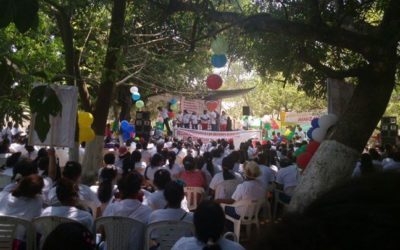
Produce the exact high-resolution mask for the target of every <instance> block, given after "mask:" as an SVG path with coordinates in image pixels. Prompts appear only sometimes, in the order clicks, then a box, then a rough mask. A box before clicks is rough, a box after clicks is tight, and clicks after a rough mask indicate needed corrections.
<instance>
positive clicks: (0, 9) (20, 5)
mask: <svg viewBox="0 0 400 250" xmlns="http://www.w3.org/2000/svg"><path fill="white" fill-rule="evenodd" d="M38 10H39V3H38V0H0V28H4V27H7V26H8V25H9V24H10V23H11V22H14V24H15V26H16V27H17V29H18V30H19V31H20V32H21V33H25V32H27V31H28V30H29V29H35V28H36V27H37V26H38V24H39V16H38Z"/></svg>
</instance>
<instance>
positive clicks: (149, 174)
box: [143, 153, 166, 185]
mask: <svg viewBox="0 0 400 250" xmlns="http://www.w3.org/2000/svg"><path fill="white" fill-rule="evenodd" d="M164 164H165V160H164V157H163V156H162V155H161V154H158V153H156V154H154V155H153V157H151V160H150V165H149V166H147V167H146V169H145V171H144V175H143V176H144V178H145V179H146V180H147V182H148V183H149V184H151V185H153V180H154V173H155V172H156V171H157V170H159V169H166V168H165V167H164Z"/></svg>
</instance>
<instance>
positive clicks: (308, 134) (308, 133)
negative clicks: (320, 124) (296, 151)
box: [307, 127, 315, 139]
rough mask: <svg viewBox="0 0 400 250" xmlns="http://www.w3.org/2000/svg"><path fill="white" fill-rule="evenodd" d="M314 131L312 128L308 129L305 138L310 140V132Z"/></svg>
mask: <svg viewBox="0 0 400 250" xmlns="http://www.w3.org/2000/svg"><path fill="white" fill-rule="evenodd" d="M314 129H315V128H312V127H311V128H310V129H308V131H307V137H308V138H310V139H312V132H313V131H314Z"/></svg>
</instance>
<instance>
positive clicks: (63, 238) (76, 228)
mask: <svg viewBox="0 0 400 250" xmlns="http://www.w3.org/2000/svg"><path fill="white" fill-rule="evenodd" d="M42 249H43V250H54V249H57V250H71V249H76V250H78V249H79V250H95V249H96V243H95V240H94V237H93V234H92V233H91V231H90V230H88V229H87V228H86V227H85V226H84V225H82V224H81V223H77V222H70V223H63V224H60V225H58V226H57V227H56V229H54V230H53V231H52V232H51V233H50V234H49V235H48V236H47V238H46V240H45V241H44V245H43V248H42Z"/></svg>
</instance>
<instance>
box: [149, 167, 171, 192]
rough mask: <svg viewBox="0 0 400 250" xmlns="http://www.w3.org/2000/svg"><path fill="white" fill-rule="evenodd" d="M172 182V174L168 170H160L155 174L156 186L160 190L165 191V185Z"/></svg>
mask: <svg viewBox="0 0 400 250" xmlns="http://www.w3.org/2000/svg"><path fill="white" fill-rule="evenodd" d="M170 181H171V174H170V173H169V171H168V170H165V169H159V170H157V171H156V172H155V173H154V181H153V183H154V185H155V186H156V187H157V189H159V190H163V189H165V185H166V184H167V183H168V182H170Z"/></svg>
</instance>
